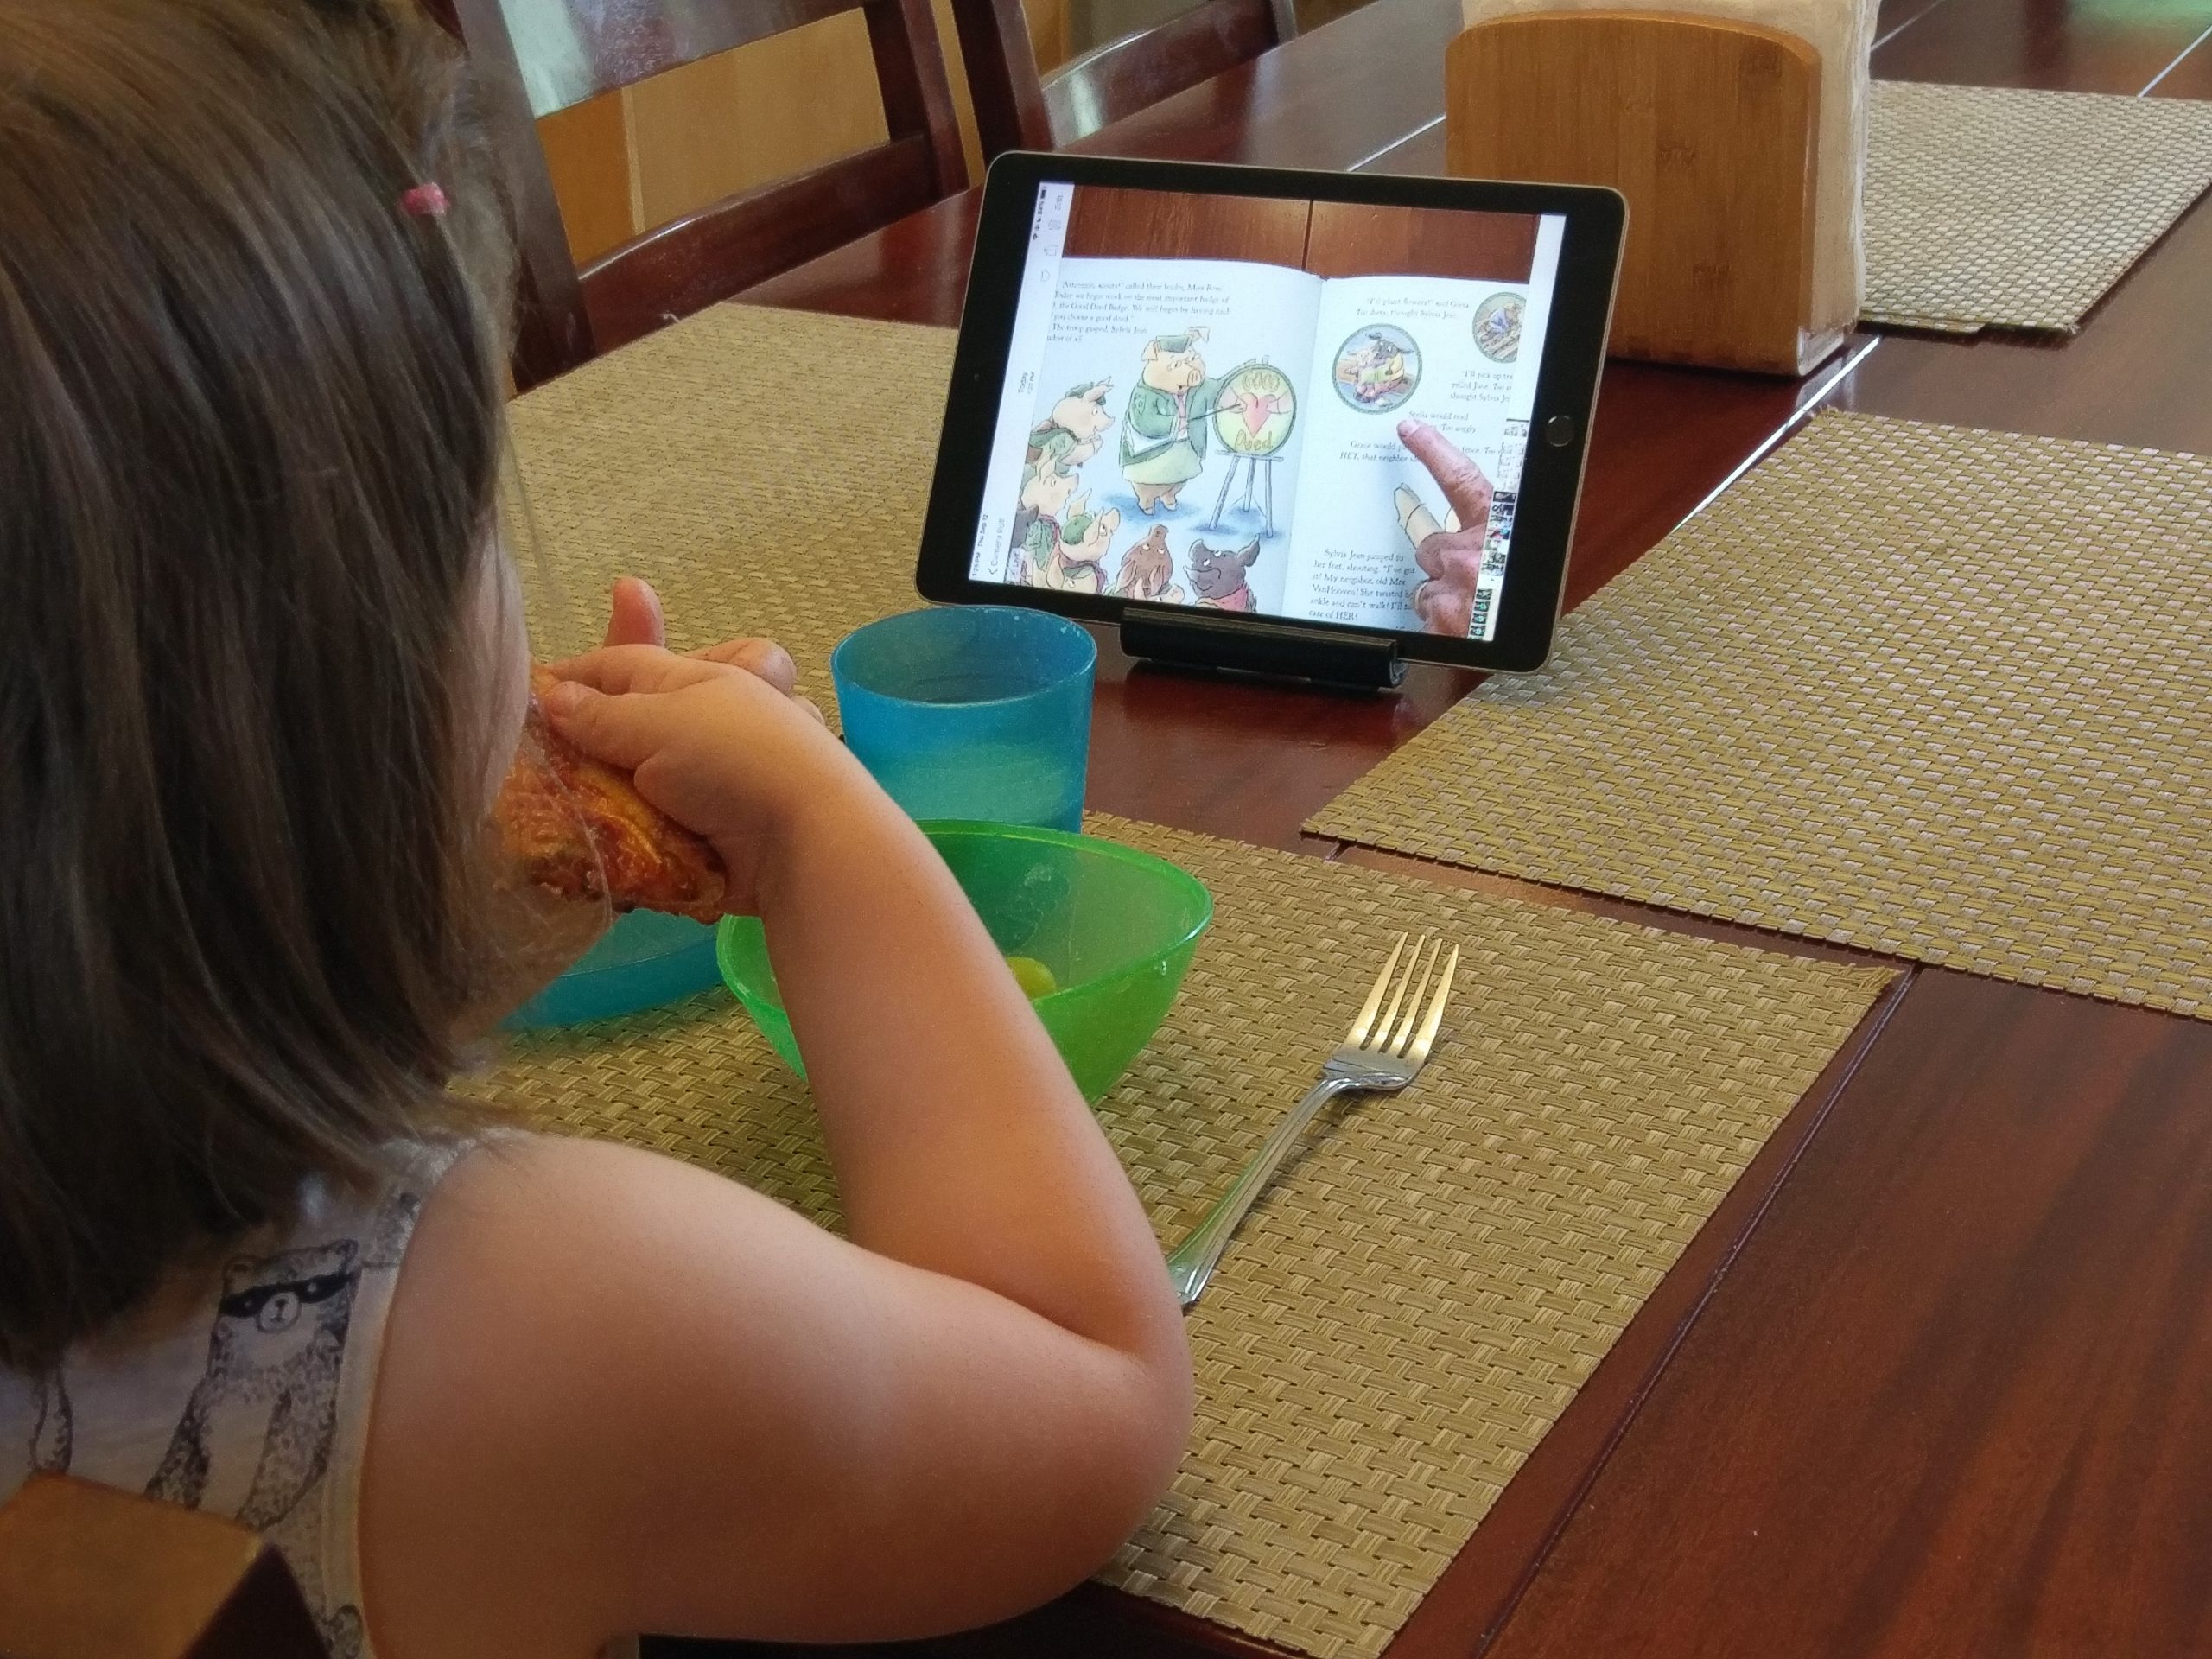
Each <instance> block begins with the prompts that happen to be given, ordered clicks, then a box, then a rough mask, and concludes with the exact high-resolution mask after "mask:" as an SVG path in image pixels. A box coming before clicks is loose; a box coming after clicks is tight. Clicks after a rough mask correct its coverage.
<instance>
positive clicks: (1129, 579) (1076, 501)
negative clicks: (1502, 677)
mask: <svg viewBox="0 0 2212 1659" xmlns="http://www.w3.org/2000/svg"><path fill="white" fill-rule="evenodd" d="M1623 218H1624V207H1623V205H1622V202H1621V199H1620V197H1619V196H1618V195H1617V194H1614V193H1613V192H1611V191H1610V190H1600V189H1589V188H1579V187H1574V186H1567V185H1524V184H1496V183H1484V182H1479V181H1468V180H1447V179H1408V178H1390V177H1370V176H1368V175H1358V174H1324V173H1303V172H1285V171H1278V170H1274V169H1262V168H1231V167H1211V166H1196V165H1190V164H1186V163H1181V162H1128V161H1112V160H1105V159H1093V158H1090V157H1078V156H1033V155H1024V154H1016V155H1009V156H1002V157H1001V158H1000V160H999V161H998V162H996V163H995V165H994V166H993V168H992V169H991V174H990V179H989V182H988V186H987V188H986V189H985V192H984V198H983V207H982V220H981V224H980V227H979V229H978V232H977V235H976V260H975V267H974V270H973V273H972V275H971V277H970V279H969V291H968V302H967V308H966V311H965V313H964V315H963V318H962V321H961V332H960V340H959V344H958V347H957V353H956V356H955V360H954V367H953V376H952V385H951V388H950V393H949V396H948V399H947V404H946V410H945V423H944V436H943V440H942V443H941V445H940V448H939V451H938V467H937V475H936V480H935V484H934V486H933V488H932V490H931V499H930V508H929V517H928V521H927V524H926V525H925V530H924V533H923V541H922V550H921V562H920V568H919V570H918V585H919V587H920V588H921V591H922V593H923V594H925V596H926V597H928V598H931V599H935V600H940V601H956V602H957V601H966V602H971V603H973V602H984V603H995V604H1007V603H1018V604H1028V605H1037V606H1041V607H1045V608H1047V609H1051V610H1056V611H1059V612H1062V613H1066V614H1069V615H1072V616H1077V617H1086V618H1094V619H1097V620H1116V619H1122V618H1125V617H1127V616H1128V613H1130V612H1131V611H1132V610H1133V609H1134V610H1135V611H1137V612H1138V613H1140V614H1141V615H1142V616H1147V617H1177V616H1179V617H1187V618H1190V619H1193V620H1196V619H1204V620H1206V621H1208V622H1210V623H1213V624H1217V625H1218V626H1219V627H1221V628H1223V629H1227V630H1235V629H1237V628H1240V627H1249V626H1252V625H1254V624H1268V625H1273V626H1270V627H1268V630H1267V631H1268V632H1269V633H1270V635H1271V636H1274V637H1277V638H1281V637H1287V636H1284V635H1283V632H1282V626H1283V625H1289V626H1292V627H1294V628H1295V629H1298V630H1300V631H1310V632H1311V634H1312V636H1313V638H1314V639H1316V640H1317V641H1323V642H1326V641H1328V640H1329V639H1330V638H1331V636H1340V637H1344V638H1351V637H1353V636H1357V637H1361V638H1371V639H1378V640H1387V641H1389V642H1391V644H1392V645H1393V647H1394V649H1395V653H1396V654H1397V655H1399V656H1402V657H1405V658H1413V659H1416V660H1426V661H1431V662H1446V663H1457V664H1465V665H1468V666H1472V667H1479V668H1495V669H1507V670H1529V669H1534V668H1536V667H1539V666H1541V664H1542V663H1543V660H1544V658H1545V657H1546V655H1547V654H1548V652H1549V651H1550V648H1551V635H1552V628H1553V625H1554V622H1555V621H1556V620H1557V619H1558V615H1559V606H1560V592H1561V589H1562V587H1563V584H1564V582H1565V577H1566V571H1567V547H1568V543H1569V542H1570V541H1571V539H1572V537H1573V526H1574V509H1575V501H1576V497H1577V495H1578V493H1580V487H1581V479H1582V460H1583V452H1584V446H1585V440H1586V434H1587V432H1588V430H1589V425H1590V415H1591V410H1592V405H1593V404H1594V402H1595V400H1596V397H1597V391H1598V378H1599V371H1600V369H1601V367H1602V365H1603V364H1604V360H1605V330H1606V325H1607V322H1608V320H1609V317H1610V315H1611V308H1612V297H1613V285H1614V281H1615V277H1616V276H1617V274H1618V269H1619V263H1620V244H1621V232H1622V226H1623Z"/></svg>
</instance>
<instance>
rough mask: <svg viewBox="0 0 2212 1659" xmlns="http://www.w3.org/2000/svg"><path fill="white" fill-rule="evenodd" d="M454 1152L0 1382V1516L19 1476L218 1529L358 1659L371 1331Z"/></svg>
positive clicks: (307, 1217) (182, 1280)
mask: <svg viewBox="0 0 2212 1659" xmlns="http://www.w3.org/2000/svg"><path fill="white" fill-rule="evenodd" d="M462 1150H463V1149H462V1148H459V1147H452V1148H442V1149H439V1150H436V1151H423V1150H418V1151H416V1152H415V1153H414V1154H412V1155H410V1157H409V1158H407V1159H406V1160H404V1163H403V1165H402V1166H401V1173H400V1174H399V1175H398V1176H397V1178H396V1179H393V1180H391V1182H389V1183H388V1184H387V1185H385V1188H384V1189H383V1190H382V1191H381V1192H378V1193H376V1194H375V1195H373V1196H372V1198H368V1199H366V1200H362V1199H359V1198H340V1197H337V1196H334V1195H333V1194H331V1193H329V1192H326V1191H324V1190H323V1189H322V1188H321V1186H320V1185H314V1186H311V1187H310V1188H309V1190H308V1193H307V1195H306V1198H305V1201H304V1203H303V1205H302V1210H301V1212H300V1219H299V1221H298V1223H297V1224H296V1225H295V1226H293V1227H291V1228H290V1229H289V1230H287V1231H286V1232H284V1233H283V1235H282V1236H278V1235H277V1234H275V1233H273V1232H264V1233H262V1234H258V1235H255V1236H250V1237H248V1238H246V1239H244V1240H241V1241H240V1242H239V1243H238V1245H237V1246H236V1247H235V1248H234V1249H232V1250H231V1251H229V1252H228V1254H227V1255H226V1259H225V1260H224V1261H223V1262H221V1263H220V1264H219V1266H216V1267H213V1268H207V1269H204V1270H201V1271H198V1272H194V1273H180V1274H175V1275H173V1276H172V1277H171V1279H170V1280H169V1281H168V1282H167V1283H165V1284H164V1285H163V1286H162V1288H161V1289H160V1291H159V1292H158V1293H157V1294H156V1295H155V1296H153V1297H152V1298H151V1299H149V1302H148V1303H147V1305H146V1306H143V1307H141V1308H139V1309H138V1310H137V1311H136V1312H134V1313H132V1314H131V1315H130V1316H129V1317H128V1318H127V1319H124V1320H122V1321H120V1322H118V1324H117V1325H115V1326H114V1327H113V1328H112V1329H111V1330H110V1331H107V1332H103V1333H102V1334H101V1335H100V1336H99V1337H98V1338H93V1339H92V1340H90V1341H87V1342H85V1343H82V1344H79V1345H78V1346H77V1347H76V1348H74V1349H73V1350H72V1351H70V1353H69V1355H68V1357H67V1359H65V1360H64V1361H63V1362H62V1363H61V1365H60V1368H59V1369H58V1370H54V1371H52V1372H49V1373H48V1374H47V1375H46V1376H22V1374H20V1373H18V1372H12V1371H7V1370H0V1502H4V1501H5V1500H6V1499H7V1498H8V1497H11V1496H12V1495H13V1494H14V1492H15V1491H16V1488H17V1487H18V1486H20V1485H22V1483H23V1481H24V1479H25V1478H27V1477H28V1476H29V1475H30V1474H31V1473H33V1472H35V1471H44V1472H50V1473H54V1474H67V1475H75V1476H77V1477H79V1478H82V1479H86V1480H92V1481H98V1482H100V1483H101V1484H105V1485H110V1486H119V1487H122V1488H124V1490H126V1491H134V1492H144V1493H146V1494H147V1495H148V1496H149V1497H158V1498H163V1499H166V1500H168V1502H170V1503H181V1504H184V1505H185V1506H186V1507H188V1508H189V1509H195V1510H205V1511H207V1513H209V1514H213V1515H220V1516H228V1517H230V1518H232V1519H233V1520H236V1521H238V1522H241V1523H242V1524H244V1525H245V1526H248V1527H251V1529H253V1530H254V1531H256V1532H258V1533H261V1534H262V1535H264V1536H265V1537H267V1538H268V1539H269V1541H270V1542H271V1543H273V1544H275V1545H276V1546H277V1548H279V1549H281V1550H282V1551H283V1554H284V1558H285V1560H287V1561H288V1562H289V1564H290V1566H291V1568H292V1572H293V1574H294V1576H295V1577H296V1578H297V1579H298V1580H299V1582H300V1588H301V1590H302V1592H303V1593H304V1594H305V1596H306V1598H307V1602H308V1607H309V1608H310V1609H312V1610H313V1611H314V1613H315V1618H316V1621H317V1623H318V1624H320V1625H321V1629H322V1636H323V1641H324V1643H325V1645H326V1646H327V1647H328V1649H330V1652H331V1655H332V1659H367V1656H369V1655H370V1654H371V1653H372V1649H371V1648H370V1645H369V1641H368V1637H367V1633H366V1630H365V1627H364V1625H363V1624H362V1620H361V1574H360V1558H359V1550H358V1548H357V1539H356V1535H355V1526H354V1523H355V1520H356V1517H357V1516H358V1514H359V1507H360V1488H361V1458H362V1453H363V1452H364V1450H365V1447H366V1444H367V1439H368V1428H369V1403H370V1399H371V1395H372V1393H373V1391H374V1389H375V1386H376V1376H377V1362H378V1357H379V1356H380V1354H381V1352H382V1350H383V1345H384V1330H385V1315H386V1314H387V1313H389V1312H390V1311H391V1292H392V1286H393V1283H394V1281H397V1278H398V1276H399V1262H400V1257H401V1256H402V1255H404V1253H405V1251H406V1249H407V1242H408V1239H409V1237H410V1236H411V1235H412V1234H413V1232H414V1230H415V1221H416V1217H417V1216H419V1215H420V1214H421V1213H422V1209H423V1201H424V1200H425V1199H426V1198H428V1197H429V1194H430V1192H431V1190H432V1189H433V1188H434V1187H435V1185H437V1183H438V1180H439V1179H440V1177H442V1175H443V1174H444V1173H445V1172H446V1171H447V1170H448V1168H450V1167H451V1166H452V1165H453V1164H454V1161H455V1160H457V1159H458V1158H459V1156H460V1155H461V1151H462Z"/></svg>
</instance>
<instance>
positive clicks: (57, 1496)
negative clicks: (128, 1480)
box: [0, 1475, 325, 1659]
mask: <svg viewBox="0 0 2212 1659" xmlns="http://www.w3.org/2000/svg"><path fill="white" fill-rule="evenodd" d="M0 1655H5V1656H6V1659H325V1651H324V1649H323V1645H322V1639H321V1637H320V1636H319V1635H318V1634H317V1633H316V1630H315V1620H314V1618H312V1617H311V1616H310V1615H309V1614H308V1608H307V1603H306V1602H305V1601H303V1600H302V1599H301V1596H300V1590H299V1586H298V1585H297V1584H296V1583H295V1582H294V1581H293V1579H292V1574H291V1570H290V1569H289V1567H286V1566H285V1565H284V1558H283V1556H282V1555H280V1554H277V1551H276V1549H275V1548H273V1547H272V1546H271V1545H270V1544H268V1543H267V1542H265V1541H264V1540H262V1539H261V1538H258V1537H257V1536H256V1535H254V1534H253V1533H251V1532H249V1531H248V1530H247V1529H245V1528H244V1527H241V1526H239V1525H238V1523H237V1522H234V1521H225V1520H221V1519H219V1518H218V1517H216V1516H212V1515H201V1514H200V1513H199V1512H198V1511H197V1510H188V1509H184V1508H181V1507H180V1506H179V1505H177V1504H175V1503H157V1502H156V1501H155V1500H154V1499H152V1498H149V1497H138V1496H137V1494H135V1493H131V1492H124V1491H117V1490H116V1489H115V1488H113V1487H111V1486H96V1485H94V1484H92V1483H91V1482H90V1481H84V1480H73V1479H70V1478H67V1477H66V1476H60V1475H37V1476H34V1477H33V1478H31V1479H29V1480H28V1481H26V1482H25V1483H24V1484H23V1486H22V1490H21V1491H18V1492H17V1493H16V1496H15V1497H12V1498H10V1500H9V1501H8V1502H7V1503H6V1504H4V1505H0Z"/></svg>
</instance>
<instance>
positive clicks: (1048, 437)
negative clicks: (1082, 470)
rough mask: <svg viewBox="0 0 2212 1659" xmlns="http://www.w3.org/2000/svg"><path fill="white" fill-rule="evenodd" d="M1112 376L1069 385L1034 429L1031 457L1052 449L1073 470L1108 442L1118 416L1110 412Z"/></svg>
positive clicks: (1031, 439)
mask: <svg viewBox="0 0 2212 1659" xmlns="http://www.w3.org/2000/svg"><path fill="white" fill-rule="evenodd" d="M1113 390H1114V383H1113V382H1112V381H1111V380H1090V381H1086V382H1085V383H1084V384H1083V385H1079V386H1071V387H1069V388H1068V395H1067V396H1066V397H1063V398H1061V399H1060V400H1059V401H1058V403H1056V404H1053V405H1052V413H1051V414H1050V415H1048V416H1046V417H1045V418H1044V419H1043V420H1041V421H1039V422H1038V423H1037V424H1036V425H1035V426H1034V427H1033V428H1032V429H1030V433H1029V454H1028V459H1029V460H1030V461H1035V460H1036V459H1037V458H1038V457H1039V455H1040V454H1045V453H1046V452H1047V451H1052V452H1053V453H1055V454H1058V458H1059V462H1060V465H1061V466H1063V467H1066V468H1067V469H1068V470H1069V471H1071V472H1073V471H1074V470H1075V469H1076V468H1077V467H1081V466H1082V465H1083V463H1084V462H1085V461H1089V460H1090V458H1091V457H1092V456H1093V455H1095V454H1097V453H1098V450H1099V448H1100V446H1101V445H1103V443H1104V442H1106V429H1107V428H1108V427H1109V426H1111V425H1113V424H1114V417H1113V416H1111V415H1109V414H1108V413H1107V412H1106V394H1107V393H1109V392H1110V391H1113Z"/></svg>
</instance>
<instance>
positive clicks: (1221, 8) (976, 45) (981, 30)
mask: <svg viewBox="0 0 2212 1659" xmlns="http://www.w3.org/2000/svg"><path fill="white" fill-rule="evenodd" d="M951 4H952V15H953V22H954V23H955V24H956V25H957V28H958V29H959V34H960V55H961V60H962V62H963V65H964V66H965V67H966V69H967V72H968V84H969V93H970V95H971V97H972V98H973V99H974V100H975V105H976V128H977V131H978V134H979V136H980V137H981V139H982V148H983V156H984V159H985V160H986V161H988V160H989V159H990V158H991V157H993V156H998V155H1001V154H1002V153H1004V152H1005V151H1007V150H1009V149H1058V148H1059V147H1061V146H1064V145H1066V144H1071V143H1074V142H1075V141H1076V140H1077V139H1079V138H1084V137H1089V136H1090V134H1091V133H1094V132H1096V131H1097V130H1099V129H1100V128H1101V127H1103V126H1105V125H1107V124H1109V123H1111V122H1115V121H1119V120H1121V119H1122V118H1124V117H1126V116H1129V115H1134V114H1135V112H1136V111H1139V110H1141V109H1143V108H1145V107H1147V105H1153V104H1156V103H1158V102H1160V99H1165V98H1172V97H1173V96H1174V95H1175V94H1176V93H1178V92H1185V91H1187V90H1188V89H1189V88H1191V87H1192V86H1197V85H1198V84H1199V83H1200V82H1201V81H1205V80H1209V79H1212V78H1213V77H1214V76H1216V75H1217V74H1220V73H1223V72H1224V70H1228V69H1232V68H1235V67H1236V66H1237V65H1238V64H1240V63H1244V62H1248V61H1249V60H1251V59H1253V58H1255V57H1257V56H1259V55H1260V54H1262V52H1265V51H1267V50H1268V49H1269V48H1272V47H1274V46H1277V45H1280V44H1281V42H1282V41H1287V40H1288V39H1290V38H1291V36H1292V35H1294V34H1296V33H1297V27H1298V25H1297V19H1296V16H1295V14H1294V8H1293V0H1201V3H1199V4H1197V5H1194V6H1192V8H1191V9H1190V10H1187V11H1184V12H1181V13H1179V14H1178V15H1177V16H1173V17H1171V18H1169V19H1168V20H1167V21H1166V22H1163V23H1159V24H1156V25H1154V27H1152V28H1150V29H1139V30H1137V31H1135V33H1132V34H1129V35H1123V36H1122V38H1121V39H1119V40H1116V41H1109V42H1108V43H1107V44H1106V45H1104V46H1102V47H1099V48H1096V49H1095V50H1092V51H1090V52H1088V53H1085V54H1084V55H1082V56H1081V57H1078V58H1077V59H1076V60H1074V61H1073V62H1071V63H1070V64H1068V65H1066V66H1065V67H1063V68H1062V69H1061V70H1059V72H1058V73H1056V74H1055V75H1054V76H1053V77H1052V79H1050V80H1046V79H1043V78H1042V77H1041V76H1040V75H1039V73H1038V70H1037V58H1036V52H1035V48H1034V47H1033V43H1032V41H1031V40H1030V36H1029V26H1028V22H1027V17H1026V16H1025V15H1024V13H1023V11H1022V9H1021V0H951Z"/></svg>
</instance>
